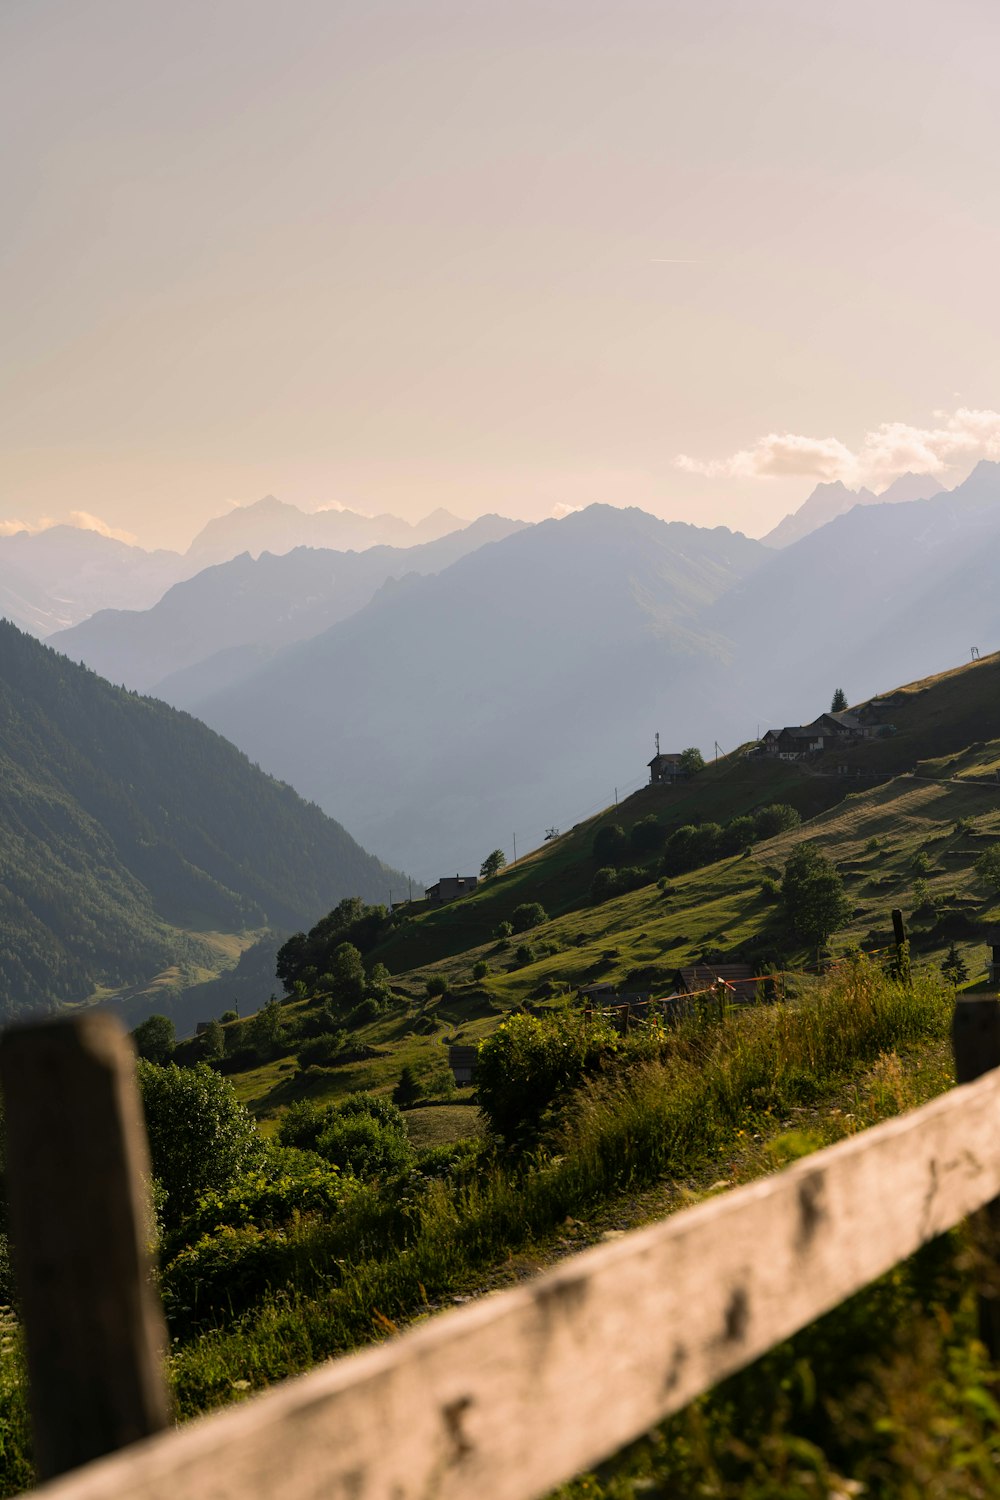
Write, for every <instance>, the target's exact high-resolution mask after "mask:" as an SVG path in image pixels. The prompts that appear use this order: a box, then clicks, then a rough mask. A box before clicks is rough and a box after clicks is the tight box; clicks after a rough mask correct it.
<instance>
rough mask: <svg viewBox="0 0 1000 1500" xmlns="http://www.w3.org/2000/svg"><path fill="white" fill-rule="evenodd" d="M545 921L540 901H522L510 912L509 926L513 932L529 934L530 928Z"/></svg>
mask: <svg viewBox="0 0 1000 1500" xmlns="http://www.w3.org/2000/svg"><path fill="white" fill-rule="evenodd" d="M547 920H548V918H547V917H546V914H545V907H544V906H543V905H542V903H541V902H540V901H522V903H521V905H520V906H515V908H514V910H513V911H512V912H511V926H512V927H513V929H514V931H515V932H530V931H531V929H532V927H537V926H539V924H540V923H542V922H545V921H547Z"/></svg>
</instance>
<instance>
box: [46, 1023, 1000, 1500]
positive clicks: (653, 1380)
mask: <svg viewBox="0 0 1000 1500" xmlns="http://www.w3.org/2000/svg"><path fill="white" fill-rule="evenodd" d="M998 1014H1000V1010H998V1007H997V1004H996V1002H973V1003H972V1004H969V1005H967V1006H965V1007H964V1008H963V1006H962V1004H961V1002H960V1005H959V1016H958V1020H957V1023H956V1055H957V1058H958V1065H959V1077H960V1078H963V1077H969V1076H971V1075H973V1074H975V1073H979V1072H983V1070H984V1069H985V1068H989V1069H990V1071H989V1072H985V1073H984V1076H981V1077H978V1078H975V1080H974V1081H972V1082H966V1083H963V1084H960V1086H958V1087H956V1088H955V1089H953V1090H952V1091H951V1092H949V1093H947V1094H945V1095H943V1096H942V1097H940V1098H938V1099H936V1100H934V1101H933V1102H932V1103H930V1104H928V1105H926V1106H924V1107H923V1108H922V1109H919V1110H917V1111H914V1112H913V1113H911V1114H908V1115H904V1116H901V1117H899V1118H897V1119H893V1120H890V1121H888V1122H886V1123H884V1124H882V1125H879V1126H876V1127H874V1128H873V1129H870V1130H867V1131H865V1132H863V1133H862V1134H859V1135H858V1136H855V1137H853V1138H851V1139H850V1140H847V1141H844V1142H841V1143H839V1144H838V1145H835V1146H831V1147H829V1148H828V1149H826V1150H823V1151H819V1152H817V1153H816V1154H815V1155H813V1156H810V1157H809V1158H807V1159H806V1160H804V1161H801V1162H799V1163H797V1164H796V1165H794V1166H791V1167H789V1168H787V1169H786V1170H784V1171H782V1172H780V1173H778V1174H776V1175H774V1176H771V1177H768V1178H765V1179H763V1180H761V1181H759V1182H755V1183H752V1184H750V1185H749V1186H747V1187H744V1188H740V1189H738V1190H737V1191H735V1192H732V1193H727V1194H725V1195H723V1196H720V1197H716V1198H713V1199H710V1200H708V1201H706V1202H704V1203H702V1204H700V1205H698V1206H697V1207H694V1208H691V1209H688V1210H686V1211H684V1212H682V1213H678V1214H676V1215H674V1216H673V1217H671V1218H668V1219H666V1220H664V1221H663V1222H661V1223H658V1224H656V1225H654V1226H652V1227H649V1228H645V1229H641V1230H636V1231H634V1232H632V1233H630V1234H628V1235H626V1236H625V1237H623V1238H622V1239H621V1240H617V1241H614V1242H612V1243H609V1244H605V1245H601V1246H598V1247H595V1248H593V1249H590V1250H585V1251H583V1252H582V1253H580V1254H578V1255H575V1256H573V1257H572V1258H571V1259H569V1260H567V1261H565V1262H563V1263H562V1264H561V1265H559V1266H558V1267H557V1268H556V1269H554V1270H551V1271H549V1272H547V1273H545V1274H543V1275H541V1276H539V1277H538V1278H537V1279H535V1280H533V1281H532V1282H531V1283H529V1284H527V1285H525V1286H523V1287H519V1288H516V1289H514V1290H511V1291H507V1292H504V1293H501V1294H498V1295H495V1296H491V1297H487V1298H484V1299H483V1300H481V1301H479V1302H476V1303H474V1304H471V1305H469V1306H467V1307H464V1308H461V1309H458V1310H455V1311H453V1312H450V1313H446V1314H444V1315H442V1316H440V1317H437V1318H434V1319H433V1320H431V1321H429V1322H428V1323H425V1324H423V1325H421V1326H419V1327H417V1328H414V1329H412V1330H411V1331H409V1332H407V1333H404V1334H402V1335H401V1336H399V1337H398V1338H394V1339H392V1340H390V1341H389V1342H387V1343H384V1344H382V1345H380V1346H378V1347H375V1348H371V1349H368V1350H365V1351H363V1352H361V1353H358V1354H353V1355H350V1356H347V1357H346V1358H343V1359H340V1360H336V1361H333V1362H331V1363H329V1364H326V1365H324V1366H321V1367H320V1368H318V1369H316V1370H314V1371H313V1372H311V1373H309V1374H307V1375H303V1376H300V1377H298V1378H296V1379H294V1380H289V1381H286V1382H285V1383H284V1384H282V1385H280V1386H278V1387H277V1388H275V1389H273V1390H271V1391H268V1392H265V1393H263V1394H262V1395H259V1396H257V1397H254V1398H252V1399H251V1400H248V1401H246V1402H244V1403H243V1404H241V1405H239V1406H236V1407H233V1408H230V1409H229V1410H226V1411H224V1412H221V1413H219V1414H217V1415H215V1416H210V1417H206V1418H202V1419H201V1420H199V1421H196V1422H193V1423H191V1424H190V1425H188V1426H186V1427H184V1428H182V1429H180V1430H177V1431H171V1432H164V1433H162V1434H160V1435H158V1436H154V1437H151V1438H147V1439H145V1440H144V1441H142V1442H139V1443H136V1444H134V1445H133V1446H132V1447H130V1448H126V1449H123V1450H122V1451H121V1452H119V1453H116V1454H113V1455H111V1456H109V1457H107V1458H103V1459H99V1460H98V1461H97V1462H95V1463H92V1464H89V1465H87V1466H86V1467H85V1468H82V1469H79V1470H76V1471H75V1472H73V1473H71V1474H68V1475H66V1476H64V1477H63V1478H61V1479H57V1480H54V1481H52V1482H50V1483H48V1484H47V1485H44V1486H43V1487H42V1488H41V1489H40V1490H39V1491H37V1492H36V1493H37V1494H38V1496H39V1500H43V1497H44V1500H98V1497H99V1500H119V1497H121V1500H125V1497H126V1496H127V1497H129V1500H175V1497H176V1496H177V1495H183V1496H185V1497H189V1500H256V1497H259V1500H265V1497H266V1500H319V1497H320V1496H322V1497H323V1500H331V1497H343V1500H386V1497H393V1500H431V1497H435V1500H459V1497H462V1500H467V1497H468V1496H469V1495H470V1494H480V1495H483V1496H485V1497H488V1500H532V1497H535V1496H538V1495H542V1494H544V1493H545V1492H546V1490H548V1489H550V1488H552V1487H553V1486H555V1485H557V1484H559V1483H560V1482H562V1481H564V1480H566V1479H568V1478H570V1477H571V1476H572V1475H574V1474H576V1473H579V1472H580V1471H581V1470H583V1469H586V1468H587V1467H589V1466H591V1465H593V1464H594V1463H596V1462H598V1461H600V1460H602V1459H604V1458H606V1457H608V1456H609V1455H610V1454H612V1453H614V1452H615V1451H616V1450H617V1449H618V1448H620V1447H621V1446H622V1445H623V1444H624V1443H626V1442H628V1441H630V1440H631V1439H633V1438H636V1437H638V1436H639V1435H640V1434H642V1433H643V1432H645V1431H647V1430H648V1429H649V1428H650V1427H651V1426H653V1425H654V1424H655V1423H656V1422H658V1421H660V1420H661V1419H663V1418H664V1417H666V1416H668V1415H670V1414H671V1413H672V1412H675V1411H677V1410H678V1409H679V1408H681V1407H683V1406H684V1405H685V1404H686V1403H688V1402H689V1401H691V1400H692V1399H693V1398H694V1397H695V1396H697V1395H699V1394H700V1393H702V1392H704V1391H706V1390H708V1389H709V1388H710V1387H711V1386H712V1385H714V1384H715V1383H716V1382H717V1381H719V1380H721V1379H722V1378H723V1377H724V1376H727V1375H730V1374H732V1373H733V1372H734V1371H736V1370H739V1369H740V1368H742V1367H743V1366H745V1365H747V1364H748V1363H750V1361H752V1360H753V1359H755V1358H756V1357H757V1356H758V1355H760V1354H763V1353H764V1352H765V1351H766V1350H768V1349H769V1348H771V1347H772V1346H773V1345H774V1344H776V1343H778V1342H780V1341H781V1340H783V1339H785V1338H787V1337H789V1336H790V1335H791V1334H793V1333H795V1332H796V1331H797V1330H799V1329H800V1328H803V1327H804V1326H805V1325H806V1324H808V1323H810V1322H812V1321H813V1320H814V1319H816V1318H817V1317H819V1316H820V1315H821V1314H823V1313H825V1312H827V1311H828V1310H830V1309H831V1308H833V1307H835V1306H836V1305H837V1304H838V1303H840V1302H842V1301H843V1300H844V1299H845V1298H846V1297H849V1296H850V1295H851V1294H852V1293H854V1292H856V1291H858V1290H860V1289H861V1288H862V1287H864V1286H866V1285H867V1284H868V1283H869V1282H871V1281H873V1280H874V1279H875V1278H876V1277H878V1276H879V1275H881V1274H882V1273H883V1272H885V1271H887V1270H889V1269H890V1268H891V1267H892V1266H894V1265H895V1264H897V1263H898V1262H899V1261H901V1260H903V1259H905V1258H906V1257H907V1256H909V1255H911V1254H912V1253H913V1252H914V1251H915V1250H917V1249H918V1248H919V1247H920V1246H921V1245H922V1244H924V1243H925V1242H926V1241H927V1240H929V1239H931V1238H933V1237H934V1236H935V1235H938V1234H940V1233H942V1232H943V1231H944V1230H946V1229H949V1228H951V1227H952V1226H953V1225H955V1224H957V1223H958V1222H960V1221H961V1220H962V1219H964V1218H966V1217H967V1216H969V1215H970V1214H973V1213H975V1212H976V1211H977V1210H979V1209H982V1208H983V1207H984V1206H985V1205H988V1204H991V1203H992V1201H993V1200H994V1199H996V1198H997V1197H998V1196H1000V1070H998V1069H997V1068H996V1064H997V1063H998V1062H1000V1029H998V1022H997V1018H998ZM29 1339H30V1329H29Z"/></svg>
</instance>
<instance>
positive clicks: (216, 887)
mask: <svg viewBox="0 0 1000 1500" xmlns="http://www.w3.org/2000/svg"><path fill="white" fill-rule="evenodd" d="M390 875H391V872H389V871H388V870H387V869H386V867H385V866H383V865H382V864H381V863H380V862H379V861H378V860H377V859H375V858H373V857H372V856H371V855H369V854H366V853H365V851H364V850H363V849H361V848H360V847H359V846H358V845H357V844H356V843H355V842H354V840H353V839H352V838H351V837H350V836H349V835H348V834H347V833H346V832H345V831H344V829H343V828H341V827H340V826H339V825H338V824H336V823H334V822H333V821H332V820H331V819H330V818H327V817H326V816H324V814H323V813H321V812H320V811H319V809H318V808H317V807H315V806H313V805H311V804H309V803H306V802H304V801H303V800H302V799H301V798H300V797H298V796H297V795H296V793H295V792H294V791H293V790H292V789H291V787H288V786H284V785H282V784H281V783H280V782H276V781H274V780H272V779H271V778H270V777H268V776H265V775H264V774H263V773H262V772H261V771H260V770H259V769H258V768H257V767H256V766H253V765H251V763H250V762H249V761H248V760H247V758H246V757H245V756H244V755H242V754H240V752H239V751H237V750H235V749H234V748H233V746H232V745H229V744H227V742H226V741H225V740H223V739H221V738H220V736H218V735H217V734H214V733H212V731H210V730H208V729H206V728H205V726H204V725H202V724H199V723H198V722H197V721H196V720H194V719H192V718H190V717H189V716H188V715H186V714H180V713H177V712H176V711H175V710H173V709H170V708H168V707H167V706H166V705H165V704H163V703H157V702H155V701H154V700H152V699H144V698H139V697H137V696H136V695H135V694H132V693H128V692H125V691H124V690H122V689H119V688H115V687H112V686H111V685H110V684H109V683H107V682H104V681H102V680H101V679H100V678H98V677H95V676H94V674H93V673H92V672H89V671H87V670H86V669H85V668H83V667H79V666H75V665H73V664H71V663H70V662H68V661H67V660H66V659H65V657H62V656H59V655H57V653H56V652H54V651H52V650H49V649H48V648H47V647H44V646H42V645H40V644H39V643H38V642H37V641H35V640H33V639H32V638H30V637H29V636H26V635H22V634H21V633H20V632H19V631H18V630H17V629H16V628H15V627H14V626H12V625H10V624H9V623H8V622H0V993H2V997H3V999H2V1010H3V1013H4V1014H5V1015H8V1016H10V1015H14V1014H16V1013H17V1012H18V1011H19V1010H22V1009H25V1008H27V1007H31V1006H45V1005H51V1004H52V1003H57V1002H61V1001H82V1000H85V999H87V998H88V997H91V996H92V995H93V993H94V992H95V990H102V989H103V990H116V989H118V988H120V987H122V986H128V985H137V984H142V983H146V982H148V981H149V980H150V979H152V978H153V977H154V976H155V975H157V974H160V973H162V972H164V971H167V970H169V969H170V968H171V967H172V966H180V967H182V968H185V969H186V970H187V972H188V973H190V974H194V975H197V976H199V977H207V975H208V974H210V973H213V972H218V970H219V968H220V967H221V966H222V964H223V962H224V961H225V960H226V958H227V956H228V958H229V959H230V960H231V959H232V958H233V957H235V956H236V953H238V951H239V946H241V944H237V945H236V947H235V949H233V947H232V944H231V943H228V941H227V939H228V938H231V937H232V936H234V935H239V934H249V933H251V932H253V931H255V930H260V929H262V928H264V927H268V926H273V927H282V928H290V927H294V926H297V925H299V924H300V923H301V922H303V921H311V920H315V918H316V917H317V916H318V915H319V914H320V913H321V912H322V911H324V910H326V909H327V908H328V907H329V906H330V905H331V904H332V903H333V902H334V901H336V900H337V899H338V898H339V897H340V896H342V895H347V894H354V893H355V892H359V893H361V892H363V893H366V894H367V896H368V897H369V898H370V899H371V898H379V897H381V896H382V895H383V893H384V891H385V889H386V885H387V883H388V880H389V879H390ZM396 878H397V879H399V878H400V877H398V876H397V877H396ZM220 940H221V941H220ZM242 941H246V939H245V938H244V939H242ZM227 949H228V955H227Z"/></svg>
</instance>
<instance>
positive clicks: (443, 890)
mask: <svg viewBox="0 0 1000 1500" xmlns="http://www.w3.org/2000/svg"><path fill="white" fill-rule="evenodd" d="M478 884H479V876H478V875H442V876H441V879H440V880H439V881H437V882H436V883H435V884H434V885H429V886H428V887H427V890H426V891H425V893H424V894H425V895H426V897H427V900H428V901H429V902H430V903H431V904H432V906H443V905H444V904H445V902H446V901H457V900H458V898H459V896H467V895H468V894H469V892H470V891H474V890H475V889H476V886H477V885H478Z"/></svg>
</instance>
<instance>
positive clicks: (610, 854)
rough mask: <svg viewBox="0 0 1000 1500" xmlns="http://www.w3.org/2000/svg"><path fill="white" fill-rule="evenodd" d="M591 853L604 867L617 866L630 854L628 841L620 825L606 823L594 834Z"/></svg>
mask: <svg viewBox="0 0 1000 1500" xmlns="http://www.w3.org/2000/svg"><path fill="white" fill-rule="evenodd" d="M591 853H592V855H593V857H594V859H596V860H597V861H598V862H599V863H600V864H602V865H616V864H618V863H619V861H620V860H622V859H624V858H625V855H626V854H627V853H628V839H627V838H626V837H625V830H624V828H623V827H622V826H621V824H620V823H605V824H604V825H603V827H601V828H599V829H598V830H597V832H596V833H595V834H594V842H593V843H592V844H591Z"/></svg>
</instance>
